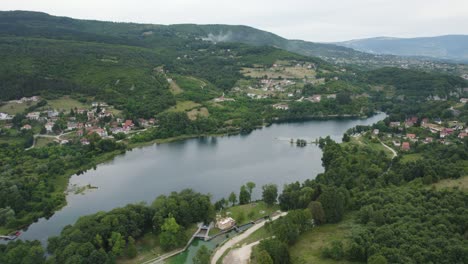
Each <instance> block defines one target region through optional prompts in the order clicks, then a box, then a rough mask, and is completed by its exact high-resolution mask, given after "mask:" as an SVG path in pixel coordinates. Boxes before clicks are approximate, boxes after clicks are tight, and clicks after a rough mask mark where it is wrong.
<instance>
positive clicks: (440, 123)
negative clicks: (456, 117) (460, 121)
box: [434, 117, 442, 125]
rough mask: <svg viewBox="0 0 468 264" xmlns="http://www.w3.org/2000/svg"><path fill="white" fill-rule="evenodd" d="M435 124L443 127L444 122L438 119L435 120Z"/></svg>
mask: <svg viewBox="0 0 468 264" xmlns="http://www.w3.org/2000/svg"><path fill="white" fill-rule="evenodd" d="M434 123H436V124H438V125H442V120H441V119H440V118H438V117H437V118H435V119H434Z"/></svg>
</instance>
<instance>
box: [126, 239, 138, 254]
mask: <svg viewBox="0 0 468 264" xmlns="http://www.w3.org/2000/svg"><path fill="white" fill-rule="evenodd" d="M136 255H137V249H136V246H135V239H134V238H133V237H132V236H129V237H128V245H127V257H129V258H134V257H136Z"/></svg>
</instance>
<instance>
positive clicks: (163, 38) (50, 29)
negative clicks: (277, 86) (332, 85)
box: [0, 11, 329, 118]
mask: <svg viewBox="0 0 468 264" xmlns="http://www.w3.org/2000/svg"><path fill="white" fill-rule="evenodd" d="M228 51H229V52H228ZM0 55H1V57H2V64H1V65H0V80H2V82H1V83H0V100H11V99H17V98H20V97H22V96H32V95H38V94H42V95H48V96H49V97H50V96H61V95H67V94H82V95H85V96H93V97H96V99H99V100H103V101H106V102H108V103H110V104H112V105H114V106H115V107H116V108H118V109H121V110H126V111H127V112H129V115H130V116H134V117H135V116H138V117H146V118H149V117H151V116H154V115H155V114H156V113H159V112H161V111H162V110H164V109H167V108H168V107H170V106H172V105H174V104H175V98H174V95H173V94H171V93H170V92H169V89H168V83H167V81H166V78H165V77H164V74H161V71H160V70H158V69H160V68H158V67H162V66H164V69H165V70H166V71H168V72H171V73H176V74H182V75H189V76H195V77H197V78H200V79H202V80H205V81H206V82H207V83H209V85H210V87H213V88H216V89H217V90H219V94H221V92H222V90H223V89H225V90H226V89H230V88H232V87H233V86H234V84H235V83H236V81H238V80H239V79H240V78H241V76H242V75H241V73H240V70H241V68H242V67H246V66H250V65H252V64H253V63H258V64H264V65H272V64H273V63H275V61H277V60H281V59H300V60H302V61H309V62H311V63H314V64H315V65H324V66H325V67H329V66H327V64H326V63H325V62H323V61H321V60H319V59H314V58H310V57H303V56H300V55H297V54H293V53H289V52H286V51H283V50H279V49H277V48H273V47H253V46H247V45H245V44H234V43H222V44H214V43H212V42H209V41H203V40H201V39H196V38H195V37H193V36H191V35H188V34H185V33H178V32H176V31H174V30H173V29H170V28H168V27H164V26H157V25H141V24H130V23H112V22H98V21H84V20H75V19H71V18H63V17H54V16H49V15H47V14H44V13H35V12H22V11H16V12H0ZM157 68H158V69H157ZM211 98H212V97H211ZM211 98H208V99H211Z"/></svg>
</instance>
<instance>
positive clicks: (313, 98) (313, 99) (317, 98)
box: [306, 94, 322, 103]
mask: <svg viewBox="0 0 468 264" xmlns="http://www.w3.org/2000/svg"><path fill="white" fill-rule="evenodd" d="M306 100H308V101H310V102H312V103H320V101H321V100H322V96H321V95H320V94H314V95H312V96H310V97H308V98H306Z"/></svg>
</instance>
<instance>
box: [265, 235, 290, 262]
mask: <svg viewBox="0 0 468 264" xmlns="http://www.w3.org/2000/svg"><path fill="white" fill-rule="evenodd" d="M258 247H259V249H260V251H261V250H265V251H266V252H267V253H268V255H270V257H271V259H272V260H273V263H274V264H289V263H290V261H291V260H290V256H289V251H288V246H287V245H286V244H285V243H283V242H281V241H280V240H278V239H275V238H273V239H264V240H262V241H260V244H259V245H258ZM259 263H261V262H259Z"/></svg>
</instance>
